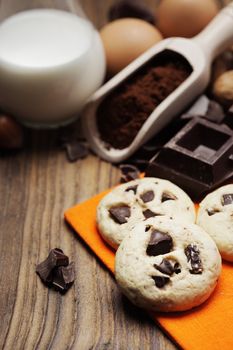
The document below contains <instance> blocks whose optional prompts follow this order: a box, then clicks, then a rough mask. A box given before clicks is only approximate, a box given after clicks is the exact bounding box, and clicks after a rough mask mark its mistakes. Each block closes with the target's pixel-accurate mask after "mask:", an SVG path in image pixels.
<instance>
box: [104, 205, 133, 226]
mask: <svg viewBox="0 0 233 350" xmlns="http://www.w3.org/2000/svg"><path fill="white" fill-rule="evenodd" d="M109 214H110V216H111V218H112V219H113V220H114V221H115V222H116V223H118V224H120V225H122V224H125V223H126V222H127V218H129V217H130V215H131V211H130V207H129V206H128V205H122V206H117V207H112V208H110V209H109Z"/></svg>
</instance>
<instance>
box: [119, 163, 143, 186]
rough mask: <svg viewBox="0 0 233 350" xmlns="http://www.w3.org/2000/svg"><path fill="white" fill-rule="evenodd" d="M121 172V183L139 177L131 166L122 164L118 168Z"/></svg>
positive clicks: (138, 172)
mask: <svg viewBox="0 0 233 350" xmlns="http://www.w3.org/2000/svg"><path fill="white" fill-rule="evenodd" d="M119 168H120V170H121V179H120V182H121V183H125V182H129V181H132V180H136V179H138V178H139V177H140V171H139V170H138V168H137V167H136V166H134V165H131V164H122V165H120V166H119Z"/></svg>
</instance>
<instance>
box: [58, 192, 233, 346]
mask: <svg viewBox="0 0 233 350" xmlns="http://www.w3.org/2000/svg"><path fill="white" fill-rule="evenodd" d="M107 192H108V191H105V192H102V193H100V194H99V195H97V196H94V197H93V198H91V199H89V200H87V201H86V202H83V203H81V204H79V205H77V206H75V207H73V208H71V209H68V210H67V211H66V212H65V219H66V220H67V222H68V223H69V224H70V225H71V226H72V227H73V228H74V229H75V231H76V232H77V234H78V235H79V236H80V237H82V239H83V240H84V241H85V242H86V243H87V244H88V245H89V247H90V248H91V249H92V250H93V251H94V253H95V254H96V255H97V256H98V257H99V258H100V259H101V260H102V262H103V263H104V264H105V265H106V266H107V267H108V268H109V270H110V271H111V272H112V273H114V256H115V253H114V251H113V250H112V249H111V248H110V247H109V246H107V245H106V244H105V242H104V241H103V240H102V238H101V236H100V235H99V233H98V230H97V227H96V207H97V205H98V203H99V201H100V200H101V199H102V197H103V196H104V195H106V194H107ZM152 317H153V319H154V320H155V322H156V323H158V324H159V325H160V327H162V328H163V330H164V331H165V332H166V333H167V334H168V335H169V336H170V337H171V338H172V339H173V340H174V341H175V342H176V343H177V344H179V345H180V346H181V347H182V348H184V349H188V350H232V349H233V332H232V324H233V266H232V265H231V264H226V263H224V264H223V270H222V274H221V277H220V279H219V282H218V285H217V287H216V289H215V291H214V293H213V294H212V296H211V297H210V298H209V300H208V301H207V302H205V303H204V304H203V305H202V306H200V307H198V308H196V309H194V310H192V311H187V312H181V313H169V314H165V313H163V314H162V313H157V314H153V315H152Z"/></svg>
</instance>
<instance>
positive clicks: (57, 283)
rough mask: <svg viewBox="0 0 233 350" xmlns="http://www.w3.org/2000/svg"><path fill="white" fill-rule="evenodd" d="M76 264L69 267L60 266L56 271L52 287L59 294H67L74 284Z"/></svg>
mask: <svg viewBox="0 0 233 350" xmlns="http://www.w3.org/2000/svg"><path fill="white" fill-rule="evenodd" d="M74 278H75V273H74V263H73V262H72V263H70V265H68V266H60V267H58V268H57V269H55V270H54V273H53V281H52V286H53V287H54V288H55V289H57V290H58V291H59V292H61V293H64V292H66V291H67V290H68V289H69V288H70V287H71V285H72V284H73V282H74Z"/></svg>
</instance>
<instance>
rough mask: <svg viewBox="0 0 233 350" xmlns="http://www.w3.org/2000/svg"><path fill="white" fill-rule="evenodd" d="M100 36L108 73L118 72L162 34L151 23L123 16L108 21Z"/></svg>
mask: <svg viewBox="0 0 233 350" xmlns="http://www.w3.org/2000/svg"><path fill="white" fill-rule="evenodd" d="M100 36H101V38H102V41H103V45H104V48H105V53H106V59H107V70H108V73H109V74H110V75H113V74H116V73H118V72H119V71H120V70H122V69H123V68H124V67H126V66H127V65H128V64H129V63H130V62H132V61H133V60H134V59H136V58H137V57H138V56H139V55H141V54H142V53H143V52H145V51H146V50H147V49H149V48H150V47H151V46H153V45H154V44H156V43H157V42H158V41H160V40H162V35H161V34H160V32H159V31H158V30H157V29H156V28H155V27H154V26H153V25H151V24H149V23H147V22H145V21H143V20H141V19H136V18H123V19H118V20H116V21H113V22H111V23H108V24H107V25H105V26H104V27H103V28H102V29H101V31H100Z"/></svg>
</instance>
